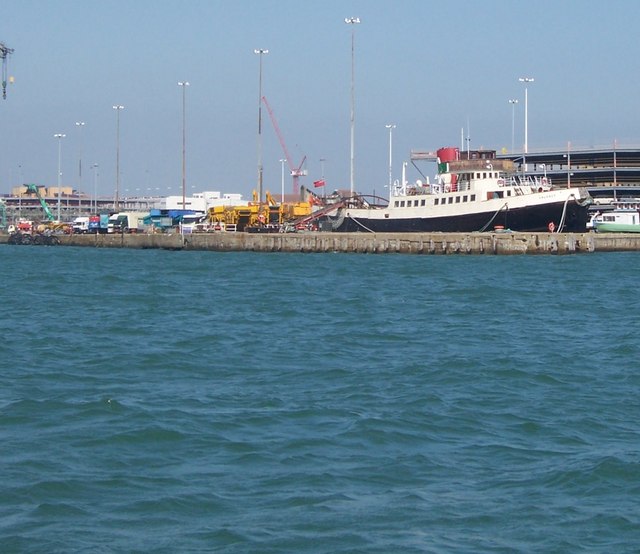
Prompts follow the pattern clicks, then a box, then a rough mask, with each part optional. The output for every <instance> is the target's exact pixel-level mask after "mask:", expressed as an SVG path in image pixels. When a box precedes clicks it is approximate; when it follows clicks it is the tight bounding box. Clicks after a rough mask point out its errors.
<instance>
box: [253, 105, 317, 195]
mask: <svg viewBox="0 0 640 554" xmlns="http://www.w3.org/2000/svg"><path fill="white" fill-rule="evenodd" d="M262 101H263V102H264V105H265V106H266V107H267V111H268V112H269V117H270V118H271V123H273V128H274V129H275V131H276V135H278V140H279V141H280V145H281V146H282V150H283V151H284V157H285V159H286V160H287V165H288V166H289V171H290V172H291V177H292V178H293V192H294V193H295V194H298V192H299V190H300V186H299V184H298V180H299V179H300V177H304V176H305V175H307V170H306V169H302V166H303V165H304V162H305V161H306V160H307V157H306V156H305V157H304V158H302V161H301V162H300V165H298V167H295V166H294V165H293V162H292V161H291V156H290V155H289V151H288V150H287V145H286V144H285V142H284V138H283V137H282V133H281V132H280V127H278V122H277V121H276V116H275V115H273V110H272V109H271V106H270V105H269V102H267V98H266V96H263V97H262Z"/></svg>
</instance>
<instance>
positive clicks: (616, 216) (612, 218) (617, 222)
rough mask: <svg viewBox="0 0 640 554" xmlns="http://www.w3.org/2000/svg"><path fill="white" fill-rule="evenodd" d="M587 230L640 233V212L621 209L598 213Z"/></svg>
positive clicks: (631, 209)
mask: <svg viewBox="0 0 640 554" xmlns="http://www.w3.org/2000/svg"><path fill="white" fill-rule="evenodd" d="M587 228H589V229H593V230H594V231H597V232H599V233H640V211H638V210H637V209H633V208H620V207H619V208H615V209H613V210H611V211H610V212H596V213H595V214H593V215H592V216H591V220H590V221H589V223H588V224H587Z"/></svg>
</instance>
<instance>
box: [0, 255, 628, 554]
mask: <svg viewBox="0 0 640 554" xmlns="http://www.w3.org/2000/svg"><path fill="white" fill-rule="evenodd" d="M638 267H640V258H639V257H638V255H637V254H635V253H607V254H599V253H594V254H584V255H572V256H553V255H549V256H472V255H471V256H466V255H457V256H428V255H424V256H411V255H393V254H384V255H350V254H262V253H214V252H173V251H161V250H117V249H114V250H110V249H93V248H85V249H82V248H72V247H36V246H29V247H25V246H0V279H1V281H0V282H1V286H2V288H1V292H0V299H1V304H0V305H1V307H2V318H1V322H0V329H1V330H2V337H1V343H0V353H1V355H0V438H1V443H0V445H1V446H0V448H1V453H0V476H1V477H2V480H1V483H0V551H1V552H3V553H7V552H20V553H21V552H36V553H40V552H42V553H55V552H105V553H111V552H117V553H120V552H122V553H125V552H154V553H156V552H161V553H162V552H166V553H174V552H225V553H226V552H229V553H279V552H317V553H355V552H366V553H371V552H372V553H395V552H403V553H404V552H407V553H411V552H441V553H449V552H523V553H524V552H637V551H639V550H640V395H639V393H640V374H639V371H638V368H639V366H640V364H639V359H640V347H639V341H638V337H639V332H640V324H639V323H638V308H639V304H640V302H639V300H638V288H637V285H638Z"/></svg>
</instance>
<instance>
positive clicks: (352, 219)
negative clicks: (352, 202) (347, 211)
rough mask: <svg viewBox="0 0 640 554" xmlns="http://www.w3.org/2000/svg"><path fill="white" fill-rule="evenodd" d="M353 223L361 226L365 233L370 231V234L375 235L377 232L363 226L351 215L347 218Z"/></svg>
mask: <svg viewBox="0 0 640 554" xmlns="http://www.w3.org/2000/svg"><path fill="white" fill-rule="evenodd" d="M347 217H348V218H349V219H350V220H351V221H353V222H354V223H357V224H358V225H360V227H362V228H363V229H364V230H365V231H369V232H370V233H375V231H372V230H371V229H369V228H368V227H367V226H365V225H363V224H362V223H360V222H359V221H358V220H357V219H355V218H354V217H351V216H350V215H348V216H347Z"/></svg>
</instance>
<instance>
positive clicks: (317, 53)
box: [0, 0, 640, 197]
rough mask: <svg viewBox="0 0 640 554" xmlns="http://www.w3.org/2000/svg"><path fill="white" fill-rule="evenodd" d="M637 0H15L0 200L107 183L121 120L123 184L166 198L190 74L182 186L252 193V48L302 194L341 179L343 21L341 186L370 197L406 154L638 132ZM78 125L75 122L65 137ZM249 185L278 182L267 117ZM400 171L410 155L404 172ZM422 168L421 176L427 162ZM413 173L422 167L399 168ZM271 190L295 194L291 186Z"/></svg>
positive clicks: (1, 106)
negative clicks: (298, 169) (350, 21)
mask: <svg viewBox="0 0 640 554" xmlns="http://www.w3.org/2000/svg"><path fill="white" fill-rule="evenodd" d="M637 6H638V5H637V1H636V0H617V1H611V2H601V1H597V2H596V1H593V0H539V1H531V2H523V1H519V0H485V1H482V2H480V1H471V0H459V1H456V2H449V1H445V0H440V1H438V2H428V1H425V0H395V1H391V0H389V1H381V0H366V1H365V0H363V1H349V0H318V1H311V0H305V1H301V0H260V1H257V0H255V1H254V0H252V1H250V0H182V1H180V0H174V1H172V2H161V1H156V0H126V1H124V0H99V1H98V0H50V1H44V0H20V1H14V2H4V3H3V6H2V10H1V12H0V16H1V17H0V41H1V42H4V43H5V44H6V45H7V46H9V47H11V48H14V49H15V52H14V54H13V55H12V56H11V57H10V58H9V75H12V76H14V78H15V83H14V84H12V85H10V86H9V90H8V93H7V99H6V100H0V130H1V132H0V193H7V192H9V190H10V188H11V187H12V186H14V185H16V184H18V183H19V182H20V181H21V180H22V181H23V182H29V183H36V184H41V185H47V186H52V185H55V184H56V183H57V164H58V144H57V140H56V139H54V138H53V135H54V134H55V133H65V134H66V135H67V136H66V138H65V139H64V140H63V143H62V173H63V178H62V181H63V184H64V185H72V186H74V187H76V188H78V186H79V185H80V183H79V175H78V165H79V160H80V159H82V164H83V168H84V171H83V183H82V188H83V189H84V190H85V191H87V193H89V194H90V193H91V192H92V187H93V174H92V172H91V170H90V169H89V168H90V166H91V164H93V163H98V164H99V165H100V177H99V193H100V194H102V195H113V193H114V190H115V167H116V162H115V158H116V154H115V151H116V114H115V111H114V110H113V109H112V106H113V105H114V104H122V105H124V106H125V109H124V110H123V111H122V112H121V118H120V152H121V154H120V168H121V184H120V191H121V196H124V195H126V194H128V195H133V194H136V193H137V194H142V193H146V192H147V191H148V190H149V189H151V191H152V192H153V194H158V193H160V194H162V195H166V194H170V193H172V194H179V193H180V190H181V174H182V96H181V95H182V91H181V89H180V88H179V87H178V85H177V82H178V81H182V80H187V81H189V82H190V83H191V86H190V87H189V88H188V89H187V97H186V98H187V100H186V105H187V187H188V192H189V193H190V192H192V191H203V190H219V191H222V192H239V193H242V194H243V195H245V197H248V196H249V195H250V194H251V191H252V190H253V189H254V188H256V183H257V176H256V175H257V158H258V156H257V142H258V141H257V120H258V70H259V56H257V55H255V54H254V49H256V48H267V49H269V54H268V55H266V56H265V57H264V59H263V93H264V95H265V96H266V97H267V98H268V100H269V102H270V103H271V106H272V108H273V110H274V112H275V115H276V118H277V120H278V123H279V126H280V129H281V130H282V134H283V135H284V138H285V141H286V143H287V146H288V149H289V151H290V153H291V157H292V158H293V161H294V163H295V164H298V163H299V162H300V160H301V159H302V157H303V156H305V155H306V156H307V160H308V161H307V169H308V171H309V177H308V178H306V179H303V180H302V183H303V184H307V185H309V186H311V183H312V181H313V180H315V179H318V178H319V177H320V175H321V163H320V161H319V160H320V159H321V158H325V159H326V162H325V163H324V172H325V177H326V179H327V183H328V189H329V188H330V189H333V188H349V158H350V146H349V144H350V138H349V137H350V124H349V110H350V85H351V80H350V79H351V30H352V27H351V26H350V25H347V24H345V23H344V18H345V17H352V16H358V17H359V18H360V19H361V24H360V25H357V26H355V60H356V63H355V98H356V100H355V104H356V123H355V133H356V135H355V146H356V147H355V160H356V161H355V182H356V189H357V190H359V191H362V192H367V193H369V192H372V191H373V190H375V191H376V193H379V194H383V195H384V194H385V191H384V189H383V186H384V184H385V183H386V182H387V181H388V157H389V132H388V130H387V129H386V128H385V125H386V124H389V123H393V124H395V125H396V126H397V127H396V129H395V131H394V134H393V151H394V156H393V157H394V177H396V178H397V177H399V176H400V170H401V164H402V162H403V161H407V160H408V158H409V152H410V151H411V150H412V149H427V150H433V149H436V148H438V147H440V146H446V145H453V146H458V145H460V142H461V129H462V128H465V133H466V129H467V128H468V130H469V136H470V139H471V147H472V148H478V147H485V148H494V149H496V150H500V149H502V148H507V149H509V150H510V149H511V140H512V137H511V127H512V106H511V105H510V104H509V102H508V101H509V99H519V103H518V104H517V106H516V111H515V149H516V150H518V149H521V148H522V146H523V143H524V87H523V85H522V84H521V83H519V82H518V78H519V77H525V76H526V77H533V78H534V79H535V81H534V83H532V84H531V85H530V86H529V88H528V98H529V101H528V107H529V110H528V111H529V118H528V121H529V141H528V142H529V149H530V150H534V149H540V148H554V147H555V148H566V146H567V143H568V142H569V141H570V142H571V144H572V147H574V148H579V147H588V146H600V145H610V144H612V143H613V141H614V140H617V141H618V144H620V145H621V146H622V145H625V144H626V145H635V144H638V143H640V140H639V137H638V130H639V123H640V110H639V108H638V103H639V100H638V91H639V90H640V72H639V71H638V68H637V59H638V54H639V50H640V46H638V41H637V21H638V17H637V13H638V7H637ZM76 121H84V122H85V126H84V127H82V129H81V130H80V128H79V127H77V126H76V125H75V122H76ZM262 137H263V164H264V189H265V190H267V189H268V190H271V191H272V192H275V193H278V192H279V191H280V175H281V173H280V171H281V166H280V162H279V160H280V159H281V158H282V157H283V152H282V149H281V147H280V144H279V142H278V140H277V137H276V135H275V133H274V130H273V127H272V125H271V121H270V120H269V117H268V114H267V112H266V110H263V134H262ZM409 167H411V166H409ZM427 169H429V168H427ZM410 177H412V178H415V177H418V175H417V174H416V173H415V171H414V172H413V174H412V175H411V174H410ZM286 188H287V190H289V189H290V188H291V181H290V178H288V177H287V179H286Z"/></svg>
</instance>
